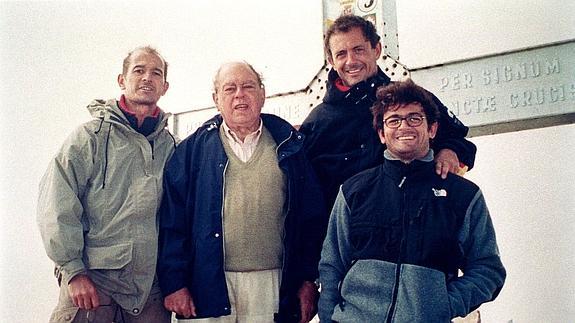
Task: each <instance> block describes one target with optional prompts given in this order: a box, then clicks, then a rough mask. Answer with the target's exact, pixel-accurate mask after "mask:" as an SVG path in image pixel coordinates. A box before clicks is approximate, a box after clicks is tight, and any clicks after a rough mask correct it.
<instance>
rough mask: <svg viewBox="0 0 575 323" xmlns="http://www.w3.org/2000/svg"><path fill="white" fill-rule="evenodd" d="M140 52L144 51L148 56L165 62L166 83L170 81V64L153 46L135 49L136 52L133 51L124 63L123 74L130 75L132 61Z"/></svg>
mask: <svg viewBox="0 0 575 323" xmlns="http://www.w3.org/2000/svg"><path fill="white" fill-rule="evenodd" d="M138 51H144V52H146V53H148V54H153V55H156V56H158V57H159V58H160V59H161V60H162V62H164V81H166V80H167V79H168V62H167V61H166V60H165V59H164V57H163V56H162V55H161V54H160V52H158V50H156V49H155V48H153V47H152V46H142V47H137V48H134V50H132V51H131V52H129V53H128V56H126V58H124V61H123V62H122V74H123V75H126V74H127V73H128V68H129V67H130V59H131V58H132V55H133V54H134V53H135V52H138Z"/></svg>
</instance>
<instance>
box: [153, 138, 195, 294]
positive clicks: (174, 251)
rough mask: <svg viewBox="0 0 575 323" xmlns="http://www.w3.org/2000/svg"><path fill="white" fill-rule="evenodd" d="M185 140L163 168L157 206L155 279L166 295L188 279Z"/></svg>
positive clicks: (187, 185)
mask: <svg viewBox="0 0 575 323" xmlns="http://www.w3.org/2000/svg"><path fill="white" fill-rule="evenodd" d="M186 147H187V142H186V141H184V142H182V143H181V144H180V145H178V147H177V148H176V150H175V151H174V154H173V155H172V157H171V158H170V160H169V161H168V163H167V164H166V168H165V170H164V183H163V185H164V192H163V197H162V204H161V206H160V211H159V217H160V233H159V248H158V249H159V254H158V280H159V282H160V288H161V290H162V293H163V294H164V295H165V296H167V295H169V294H171V293H173V292H175V291H177V290H179V289H181V288H183V287H186V281H187V280H189V277H188V276H187V275H189V272H188V270H187V269H188V268H189V257H188V255H189V250H190V243H189V233H188V229H189V220H188V216H189V212H190V211H189V210H192V209H193V206H189V205H187V196H188V191H189V185H190V183H189V178H190V176H189V174H188V171H189V170H190V168H189V166H188V163H187V162H186V161H187V160H188V159H189V156H187V153H188V152H187V149H186Z"/></svg>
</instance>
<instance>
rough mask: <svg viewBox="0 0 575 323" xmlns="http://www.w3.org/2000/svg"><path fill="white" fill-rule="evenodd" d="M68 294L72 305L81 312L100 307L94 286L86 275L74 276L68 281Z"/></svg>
mask: <svg viewBox="0 0 575 323" xmlns="http://www.w3.org/2000/svg"><path fill="white" fill-rule="evenodd" d="M68 293H69V294H70V298H71V299H72V302H73V303H74V305H76V306H78V307H79V308H81V309H83V310H95V309H97V308H98V307H99V306H100V297H99V296H98V292H97V290H96V285H94V283H93V282H92V280H91V279H90V277H88V275H86V274H79V275H76V276H74V277H73V278H72V279H71V280H70V282H69V283H68Z"/></svg>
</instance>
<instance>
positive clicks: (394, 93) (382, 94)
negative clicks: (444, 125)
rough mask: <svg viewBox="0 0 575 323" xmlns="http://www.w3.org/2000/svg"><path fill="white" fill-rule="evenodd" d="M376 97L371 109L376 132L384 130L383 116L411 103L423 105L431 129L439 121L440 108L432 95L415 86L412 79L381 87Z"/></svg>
mask: <svg viewBox="0 0 575 323" xmlns="http://www.w3.org/2000/svg"><path fill="white" fill-rule="evenodd" d="M376 95H377V101H376V102H375V104H374V105H373V107H371V114H372V115H373V128H374V129H375V130H376V131H379V130H381V129H383V115H384V114H385V113H386V112H387V111H389V110H395V109H398V108H399V107H400V106H402V105H406V104H410V103H419V104H421V106H422V107H423V112H424V113H425V118H426V119H427V126H428V127H431V125H432V124H433V123H435V122H437V120H438V119H439V108H438V107H437V104H435V102H434V100H433V97H432V96H431V93H429V92H428V91H427V90H426V89H424V88H422V87H421V86H419V85H417V84H415V83H414V82H413V81H412V80H411V79H407V80H405V81H401V82H392V83H390V84H388V85H387V86H380V87H379V88H378V89H377V94H376Z"/></svg>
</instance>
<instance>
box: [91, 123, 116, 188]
mask: <svg viewBox="0 0 575 323" xmlns="http://www.w3.org/2000/svg"><path fill="white" fill-rule="evenodd" d="M103 123H104V117H100V125H99V126H98V130H96V131H95V132H94V133H95V134H99V133H100V130H102V124H103ZM110 131H112V124H111V123H109V126H108V136H107V137H106V151H105V153H104V154H105V155H104V179H103V180H102V188H105V187H106V172H107V170H108V142H109V141H110Z"/></svg>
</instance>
